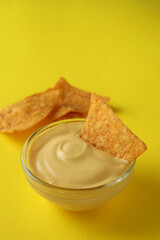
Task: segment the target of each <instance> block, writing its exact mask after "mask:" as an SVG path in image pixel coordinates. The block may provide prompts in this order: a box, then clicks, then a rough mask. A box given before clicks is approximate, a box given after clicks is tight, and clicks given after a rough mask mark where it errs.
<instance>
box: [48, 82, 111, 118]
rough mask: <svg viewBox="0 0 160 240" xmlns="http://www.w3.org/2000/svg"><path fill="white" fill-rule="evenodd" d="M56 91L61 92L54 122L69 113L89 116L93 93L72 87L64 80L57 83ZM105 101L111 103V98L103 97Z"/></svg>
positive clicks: (54, 113)
mask: <svg viewBox="0 0 160 240" xmlns="http://www.w3.org/2000/svg"><path fill="white" fill-rule="evenodd" d="M54 90H60V91H61V92H60V100H59V107H57V109H56V111H54V112H53V114H52V120H53V121H54V120H55V119H59V118H61V117H62V116H64V115H66V114H67V113H69V112H72V113H73V112H77V113H81V114H82V115H83V116H87V114H88V110H89V106H90V99H91V93H89V92H85V91H83V90H81V89H78V88H76V87H73V86H71V85H70V84H69V83H68V82H67V81H66V80H65V79H64V78H60V79H59V81H58V82H57V83H56V85H55V87H54ZM103 98H104V100H105V101H109V100H110V98H109V97H103Z"/></svg>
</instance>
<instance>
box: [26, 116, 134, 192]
mask: <svg viewBox="0 0 160 240" xmlns="http://www.w3.org/2000/svg"><path fill="white" fill-rule="evenodd" d="M70 122H85V119H84V118H72V119H65V120H60V121H56V122H53V123H50V124H47V125H45V126H43V127H41V128H40V129H38V130H37V131H35V132H34V133H33V134H32V135H31V136H30V137H29V138H28V139H27V140H26V142H25V143H24V145H23V148H22V151H21V164H22V168H23V170H24V172H25V173H26V174H27V175H28V177H29V178H31V179H32V180H34V181H36V182H38V183H39V184H42V185H43V186H46V187H49V188H52V189H55V190H56V189H57V190H61V191H75V192H76V191H78V192H84V191H87V190H90V191H91V190H93V191H94V190H98V189H102V188H103V189H104V188H108V187H111V186H113V185H116V184H117V183H119V182H121V181H122V180H123V179H125V178H126V177H127V176H128V175H129V174H130V172H131V171H132V170H133V168H134V166H135V163H136V160H134V161H133V162H131V163H130V165H131V166H130V167H129V168H128V169H127V170H126V171H125V173H123V174H122V175H121V176H119V177H118V178H116V179H114V180H113V181H111V182H109V183H106V184H104V185H101V186H98V187H93V188H85V189H73V188H62V187H59V186H55V185H52V184H49V183H47V182H45V181H43V180H41V179H40V178H38V177H37V176H36V175H35V174H34V173H33V172H32V171H31V170H30V169H29V168H28V166H27V161H26V159H27V150H28V147H29V145H30V143H31V141H32V140H33V139H34V138H35V137H36V136H38V135H39V134H41V133H42V132H44V131H46V130H48V129H50V128H52V127H55V126H57V125H58V124H63V123H70ZM25 162H26V163H25Z"/></svg>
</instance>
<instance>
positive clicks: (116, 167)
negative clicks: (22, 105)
mask: <svg viewBox="0 0 160 240" xmlns="http://www.w3.org/2000/svg"><path fill="white" fill-rule="evenodd" d="M83 124H84V123H83V122H71V123H61V124H58V125H56V126H54V127H53V128H51V129H49V130H47V131H46V132H44V133H42V134H40V135H39V136H37V137H35V139H34V140H33V142H31V144H30V146H29V149H28V164H29V167H30V169H31V171H32V172H33V173H34V174H35V175H36V176H38V177H39V178H40V179H42V180H43V181H45V182H47V183H50V184H53V185H55V186H59V187H63V188H71V189H85V188H93V187H97V186H101V185H103V184H105V183H108V182H110V181H113V180H114V179H116V178H118V177H119V176H120V175H121V174H122V173H123V172H124V171H125V170H126V169H127V167H128V161H127V160H123V159H119V158H117V157H113V156H111V155H110V154H109V153H107V152H103V151H101V150H99V149H97V148H95V147H94V146H92V145H90V144H88V143H86V142H85V141H84V140H82V139H81V138H80V137H79V133H80V130H81V128H82V126H83Z"/></svg>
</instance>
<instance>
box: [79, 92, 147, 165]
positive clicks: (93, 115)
mask: <svg viewBox="0 0 160 240" xmlns="http://www.w3.org/2000/svg"><path fill="white" fill-rule="evenodd" d="M80 136H81V138H83V139H84V140H85V141H86V142H89V143H90V144H92V145H93V146H95V147H97V148H98V149H100V150H102V151H107V152H109V153H110V154H111V155H112V156H114V157H118V158H121V159H126V160H128V161H129V162H131V161H133V160H135V159H136V158H137V157H138V156H139V155H141V154H142V153H143V152H144V151H145V150H146V149H147V147H146V145H145V143H144V142H143V141H141V140H140V139H139V138H138V137H137V136H136V135H135V134H134V133H133V132H131V130H130V129H128V128H127V126H125V125H124V124H123V123H122V121H121V120H120V119H119V118H118V117H117V115H116V114H115V113H114V112H113V111H112V109H111V108H110V107H109V106H107V104H106V103H105V102H104V101H103V99H102V98H101V97H99V96H97V95H96V94H92V96H91V105H90V109H89V113H88V116H87V119H86V122H85V124H84V126H83V127H82V129H81V134H80Z"/></svg>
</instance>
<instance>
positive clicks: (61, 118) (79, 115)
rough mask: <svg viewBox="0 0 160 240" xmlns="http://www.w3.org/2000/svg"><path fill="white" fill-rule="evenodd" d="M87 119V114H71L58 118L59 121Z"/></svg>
mask: <svg viewBox="0 0 160 240" xmlns="http://www.w3.org/2000/svg"><path fill="white" fill-rule="evenodd" d="M86 117H87V114H86V113H79V112H69V113H67V114H66V115H64V116H62V117H60V118H58V119H57V121H59V120H64V119H71V118H86Z"/></svg>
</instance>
